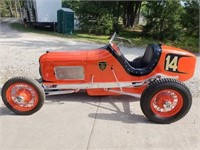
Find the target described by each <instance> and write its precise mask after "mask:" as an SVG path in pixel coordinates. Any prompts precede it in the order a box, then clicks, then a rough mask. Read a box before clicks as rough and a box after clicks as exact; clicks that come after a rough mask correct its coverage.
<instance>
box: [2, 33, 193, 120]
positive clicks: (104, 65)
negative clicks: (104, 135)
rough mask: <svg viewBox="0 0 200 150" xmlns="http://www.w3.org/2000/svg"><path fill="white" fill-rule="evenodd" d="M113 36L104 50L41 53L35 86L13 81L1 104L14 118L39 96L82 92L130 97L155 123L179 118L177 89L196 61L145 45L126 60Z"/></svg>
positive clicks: (182, 96)
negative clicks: (144, 49) (13, 113)
mask: <svg viewBox="0 0 200 150" xmlns="http://www.w3.org/2000/svg"><path fill="white" fill-rule="evenodd" d="M122 45H123V39H122V38H120V37H118V36H117V35H116V33H114V35H113V36H112V38H111V40H110V41H109V44H108V45H106V46H104V47H102V48H98V49H94V50H79V51H66V52H46V53H45V54H43V55H42V56H41V57H40V59H39V62H40V68H39V71H40V74H41V79H40V80H37V81H36V80H33V79H29V78H27V77H14V78H12V79H10V80H8V81H7V82H6V83H5V84H4V86H3V88H2V99H3V102H4V104H5V105H6V106H7V107H8V108H9V109H10V110H12V111H13V112H15V113H17V114H20V115H28V114H33V113H35V112H36V111H38V110H39V109H40V108H41V107H42V105H43V103H44V100H45V95H56V94H67V93H74V92H78V91H79V90H81V89H85V90H86V91H87V93H88V95H92V96H100V95H121V94H124V95H130V96H134V97H137V98H140V105H141V109H142V111H143V113H144V115H145V116H146V117H147V118H148V119H149V120H151V121H153V122H157V123H172V122H175V121H177V120H179V119H181V118H182V117H184V116H185V115H186V114H187V112H188V111H189V109H190V107H191V104H192V96H191V93H190V91H189V89H188V88H187V87H186V86H185V85H184V84H183V83H182V81H186V80H188V79H190V78H191V77H192V76H193V74H194V70H195V63H196V57H195V55H193V54H192V53H190V52H187V51H184V50H182V49H179V48H175V47H170V46H165V45H160V44H150V45H148V46H147V48H146V51H145V53H144V55H143V56H141V57H138V58H135V59H134V60H132V61H130V60H128V59H127V58H126V57H125V56H124V55H123V54H122V52H121V51H120V47H121V46H122Z"/></svg>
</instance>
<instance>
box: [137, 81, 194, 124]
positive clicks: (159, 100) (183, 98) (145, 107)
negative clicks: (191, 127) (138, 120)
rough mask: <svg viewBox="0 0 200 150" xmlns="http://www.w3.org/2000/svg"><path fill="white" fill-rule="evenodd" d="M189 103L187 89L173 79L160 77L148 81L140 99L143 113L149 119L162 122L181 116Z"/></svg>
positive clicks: (168, 121)
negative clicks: (159, 78)
mask: <svg viewBox="0 0 200 150" xmlns="http://www.w3.org/2000/svg"><path fill="white" fill-rule="evenodd" d="M191 104H192V96H191V93H190V91H189V89H188V88H187V87H186V86H185V85H184V84H183V83H181V82H179V81H177V80H175V79H161V80H158V81H154V82H152V83H150V84H149V86H148V87H147V88H146V89H145V91H144V92H143V94H142V96H141V100H140V106H141V109H142V111H143V113H144V115H145V116H146V117H147V118H148V119H149V120H151V121H153V122H156V123H162V124H169V123H172V122H175V121H177V120H179V119H181V118H183V117H184V116H185V115H186V114H187V113H188V111H189V110H190V107H191Z"/></svg>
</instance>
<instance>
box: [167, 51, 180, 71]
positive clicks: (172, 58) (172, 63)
mask: <svg viewBox="0 0 200 150" xmlns="http://www.w3.org/2000/svg"><path fill="white" fill-rule="evenodd" d="M179 58H180V56H177V55H174V54H168V55H167V56H166V58H165V70H167V71H171V72H179V71H178V60H179Z"/></svg>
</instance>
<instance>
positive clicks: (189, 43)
mask: <svg viewBox="0 0 200 150" xmlns="http://www.w3.org/2000/svg"><path fill="white" fill-rule="evenodd" d="M10 26H11V28H13V29H16V30H18V31H23V32H33V33H38V34H47V35H51V36H57V37H62V38H73V39H77V40H80V41H92V42H96V43H108V41H109V37H110V36H106V35H94V34H86V33H83V32H81V31H75V33H73V34H72V35H67V34H61V33H57V32H52V31H47V30H44V29H34V28H31V27H24V25H22V24H20V23H12V24H10ZM119 36H120V37H124V38H127V39H130V40H131V41H132V43H133V45H134V46H140V47H141V46H146V45H148V44H150V43H159V42H161V41H156V40H153V38H151V37H146V36H144V35H143V34H142V32H140V31H128V30H124V31H121V32H120V34H119ZM164 43H165V44H166V45H173V46H176V47H180V48H183V49H186V50H188V51H192V52H199V51H200V48H199V39H194V38H189V37H188V38H186V37H185V38H184V39H183V40H182V41H175V42H174V41H165V42H164Z"/></svg>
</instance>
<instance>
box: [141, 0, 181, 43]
mask: <svg viewBox="0 0 200 150" xmlns="http://www.w3.org/2000/svg"><path fill="white" fill-rule="evenodd" d="M182 11H183V7H182V6H181V4H180V2H179V1H173V0H168V1H165V0H159V1H148V2H146V4H145V9H144V10H143V14H144V16H145V18H146V21H147V24H146V26H145V27H144V33H145V34H151V35H153V37H154V38H155V39H159V40H164V39H169V40H176V39H177V38H178V35H180V31H181V25H180V14H181V13H182Z"/></svg>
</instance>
